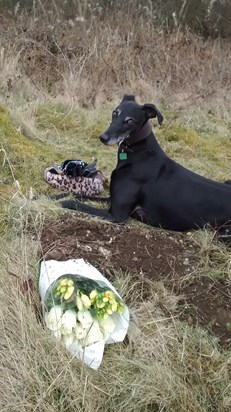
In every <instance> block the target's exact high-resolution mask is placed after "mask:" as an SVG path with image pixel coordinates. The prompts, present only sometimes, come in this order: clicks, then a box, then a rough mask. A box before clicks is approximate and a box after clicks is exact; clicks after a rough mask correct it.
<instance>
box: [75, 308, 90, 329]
mask: <svg viewBox="0 0 231 412" xmlns="http://www.w3.org/2000/svg"><path fill="white" fill-rule="evenodd" d="M77 318H78V321H79V322H80V323H81V325H82V327H83V328H84V329H88V328H89V327H90V326H91V324H92V323H93V319H92V316H91V314H90V312H89V310H81V311H80V312H78V314H77Z"/></svg>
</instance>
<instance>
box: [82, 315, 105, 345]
mask: <svg viewBox="0 0 231 412" xmlns="http://www.w3.org/2000/svg"><path fill="white" fill-rule="evenodd" d="M103 339H104V337H103V334H102V332H101V330H100V328H99V323H98V321H97V320H94V322H93V323H92V325H91V326H90V328H89V329H88V331H87V335H86V339H85V345H86V346H88V345H92V344H93V343H96V342H100V341H101V340H103Z"/></svg>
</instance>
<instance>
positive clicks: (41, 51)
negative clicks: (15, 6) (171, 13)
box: [0, 10, 231, 118]
mask: <svg viewBox="0 0 231 412" xmlns="http://www.w3.org/2000/svg"><path fill="white" fill-rule="evenodd" d="M123 12H124V11H119V10H117V11H114V12H112V14H108V15H107V16H106V18H105V19H104V18H103V17H102V18H100V17H98V18H97V17H96V16H94V15H93V14H89V15H86V16H85V17H84V18H83V21H78V19H75V18H74V17H73V19H72V20H69V21H65V20H63V21H59V20H57V19H56V20H55V19H54V20H52V18H51V16H49V23H48V22H47V20H46V19H44V18H43V19H38V18H33V17H30V16H22V17H19V18H18V20H17V21H16V22H15V23H14V24H12V25H10V28H9V26H7V24H8V23H6V24H5V25H4V24H3V27H2V28H1V47H2V53H3V57H4V59H5V69H4V70H3V74H2V76H3V77H4V78H3V79H2V80H1V81H0V84H1V88H2V90H3V91H4V93H5V96H7V98H10V96H11V94H12V93H13V92H15V91H17V90H18V91H19V90H21V84H22V83H23V84H24V83H25V82H28V78H29V81H30V84H31V88H32V90H33V93H35V94H36V93H38V92H41V90H42V89H43V90H46V91H47V90H49V91H51V92H52V93H54V94H55V95H56V96H58V95H59V96H60V99H61V100H62V102H66V103H68V104H69V105H71V106H72V105H74V104H76V103H80V104H81V105H85V106H87V107H89V106H91V105H93V106H95V105H97V104H100V103H102V102H104V101H105V100H109V101H111V100H112V99H115V98H117V96H118V95H121V94H122V93H123V92H124V91H132V92H133V93H135V94H136V95H138V96H139V97H140V98H145V99H152V100H153V99H154V100H155V101H157V102H160V101H162V100H164V101H165V102H167V103H168V104H171V105H174V108H176V107H178V108H180V109H182V108H186V107H187V108H189V107H191V106H192V105H197V106H200V107H203V106H204V105H205V103H206V105H207V110H210V111H211V112H212V113H215V114H219V115H220V116H221V117H223V118H227V117H228V113H229V110H230V109H229V107H230V97H229V96H230V87H231V84H230V83H231V81H230V70H229V68H230V59H231V57H230V56H231V53H230V42H228V41H225V40H224V41H222V40H219V39H218V40H203V39H202V38H200V37H199V36H196V35H193V34H191V33H190V31H185V32H181V31H180V30H178V29H176V30H175V31H173V32H172V33H166V32H164V31H163V30H162V29H161V28H158V27H157V26H155V24H154V23H153V19H152V18H151V17H149V16H146V17H145V18H144V17H142V16H139V15H138V13H135V10H133V11H132V13H131V15H128V16H126V15H123ZM125 19H126V25H124V20H125ZM9 44H11V48H10V55H11V56H12V48H13V50H14V55H15V58H14V64H13V65H11V67H10V66H9V64H7V62H8V61H9V60H8V52H7V51H6V50H9V48H8V47H7V45H9ZM16 67H17V69H16V70H15V68H16ZM24 86H25V84H24ZM228 106H229V107H228Z"/></svg>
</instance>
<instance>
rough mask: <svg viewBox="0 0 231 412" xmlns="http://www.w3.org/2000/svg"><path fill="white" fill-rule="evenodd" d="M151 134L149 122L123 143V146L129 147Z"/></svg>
mask: <svg viewBox="0 0 231 412" xmlns="http://www.w3.org/2000/svg"><path fill="white" fill-rule="evenodd" d="M151 132H152V127H151V125H150V123H149V122H147V123H145V125H144V126H143V127H142V129H140V130H137V131H135V132H134V133H132V134H131V136H130V137H129V138H128V139H126V141H125V142H124V143H125V145H127V146H129V145H131V144H134V143H137V142H139V141H140V140H144V139H146V138H147V137H148V136H149V135H150V134H151Z"/></svg>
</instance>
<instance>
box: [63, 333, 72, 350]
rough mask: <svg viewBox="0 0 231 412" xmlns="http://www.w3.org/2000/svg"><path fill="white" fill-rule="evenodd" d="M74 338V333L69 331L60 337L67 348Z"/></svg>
mask: <svg viewBox="0 0 231 412" xmlns="http://www.w3.org/2000/svg"><path fill="white" fill-rule="evenodd" d="M74 340H75V335H74V334H73V333H70V334H68V335H63V337H62V342H63V343H64V345H65V346H66V348H67V349H68V347H69V346H70V345H72V343H73V342H74Z"/></svg>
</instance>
